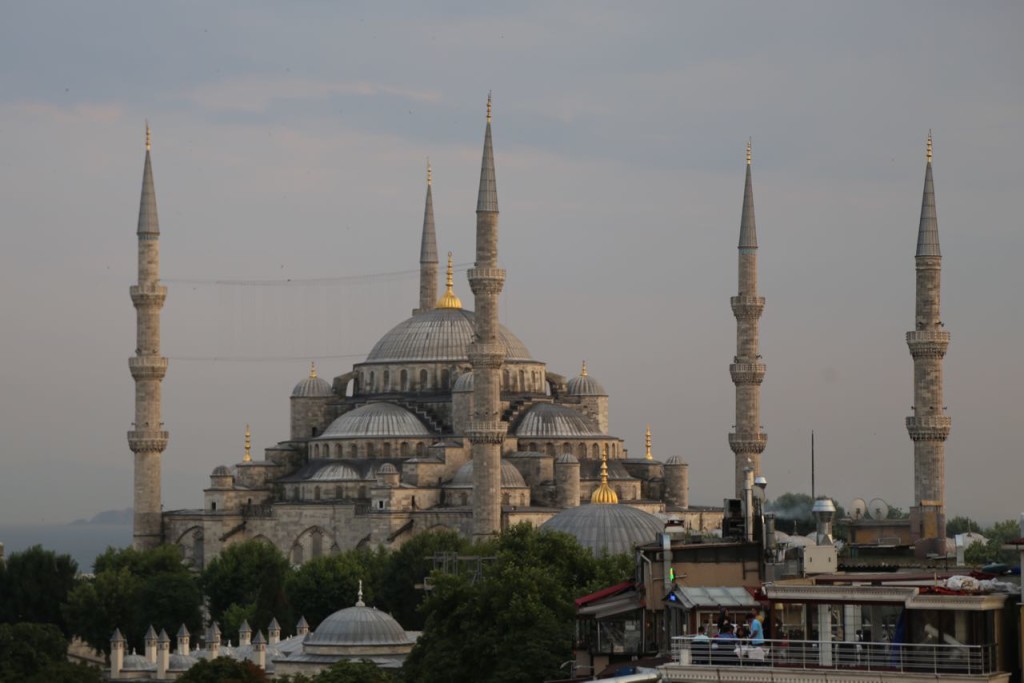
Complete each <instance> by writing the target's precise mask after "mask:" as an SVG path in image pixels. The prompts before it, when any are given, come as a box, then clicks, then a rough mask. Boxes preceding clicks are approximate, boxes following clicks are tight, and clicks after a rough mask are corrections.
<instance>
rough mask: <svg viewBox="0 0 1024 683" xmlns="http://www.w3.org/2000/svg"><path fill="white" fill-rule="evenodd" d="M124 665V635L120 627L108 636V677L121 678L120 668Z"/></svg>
mask: <svg viewBox="0 0 1024 683" xmlns="http://www.w3.org/2000/svg"><path fill="white" fill-rule="evenodd" d="M123 666H124V636H122V635H121V629H114V635H112V636H110V678H111V679H118V678H121V668H122V667H123Z"/></svg>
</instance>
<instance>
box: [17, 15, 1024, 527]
mask: <svg viewBox="0 0 1024 683" xmlns="http://www.w3.org/2000/svg"><path fill="white" fill-rule="evenodd" d="M382 4H384V3H376V2H367V3H354V2H353V3H344V4H342V3H329V2H319V3H313V2H309V3H294V2H293V3H269V2H222V3H204V2H182V3H140V2H134V1H132V2H120V3H115V2H97V3H81V2H66V3H58V2H33V3H28V2H23V3H14V2H9V3H5V4H4V6H3V7H2V8H0V221H2V222H0V291H2V292H3V294H2V296H0V320H2V321H3V324H2V327H0V330H2V331H0V339H2V349H3V353H2V354H0V444H2V445H0V449H2V451H0V453H2V456H0V457H2V460H0V463H2V465H0V467H2V469H0V519H2V520H3V522H5V523H22V522H56V521H65V520H69V519H72V518H74V517H80V516H87V515H91V514H93V513H95V512H98V511H100V510H104V509H110V508H119V507H126V506H128V505H130V504H131V482H132V465H131V463H132V455H131V453H130V452H129V450H128V445H127V442H126V438H125V432H126V431H127V430H128V429H130V428H131V421H132V419H133V391H134V389H133V383H132V379H131V376H130V375H129V372H128V366H127V359H128V357H129V355H131V354H132V352H133V349H134V348H135V311H134V309H133V308H132V305H131V301H130V299H129V297H128V287H129V285H131V284H132V283H133V282H134V281H135V277H136V238H135V228H136V221H137V216H138V202H139V187H140V182H141V176H142V163H143V154H144V152H143V129H144V123H143V122H144V120H145V119H146V118H147V117H148V119H149V120H150V123H151V125H152V127H153V164H154V175H155V179H156V191H157V199H158V205H159V211H160V224H161V230H162V235H161V241H160V243H161V269H162V274H163V276H164V278H165V281H166V284H167V285H168V286H169V288H170V293H169V296H168V299H167V304H166V307H165V308H164V312H163V330H164V336H163V351H164V353H165V354H166V355H167V356H169V357H170V359H171V366H170V370H169V372H168V374H167V378H166V380H165V381H164V420H165V422H166V425H167V428H168V429H169V430H170V434H171V441H170V446H169V447H168V449H167V452H166V453H165V456H164V466H163V476H164V485H163V496H164V498H163V500H164V504H165V508H166V509H174V508H182V507H198V506H200V505H201V503H202V488H203V487H204V486H205V485H206V484H207V483H208V481H209V480H208V475H209V472H210V470H211V469H212V468H213V467H215V466H216V465H219V464H222V463H224V464H230V463H234V462H237V461H239V460H240V459H241V456H242V442H243V433H244V431H245V424H246V423H247V422H249V423H251V424H252V430H253V440H254V446H255V447H256V448H257V452H258V451H259V449H262V448H263V447H266V446H269V445H272V444H273V443H275V442H276V441H278V440H281V439H285V438H287V437H288V396H289V394H290V392H291V389H292V386H293V385H294V384H295V382H296V381H298V380H299V379H301V378H302V377H304V376H305V374H306V372H307V368H308V360H309V359H316V360H317V362H318V366H319V367H320V370H321V375H323V376H333V375H336V374H340V373H342V372H346V371H347V370H349V369H350V367H351V365H352V364H353V363H354V362H358V361H359V360H361V359H362V357H363V356H364V355H365V354H366V353H367V352H368V351H369V350H370V348H371V347H372V345H373V343H374V341H375V340H376V339H378V338H379V337H380V336H382V335H383V334H384V333H385V332H386V331H387V330H388V329H390V328H391V327H392V326H393V325H395V324H397V323H398V322H400V321H401V320H403V319H404V318H405V317H407V316H408V315H409V312H410V310H411V309H412V308H413V307H414V306H415V305H416V303H417V280H416V275H415V273H414V272H412V271H414V270H415V269H416V268H417V261H418V255H419V233H420V227H421V222H422V214H423V195H424V189H425V187H424V185H425V182H424V181H425V177H424V176H425V173H424V166H425V159H426V158H427V157H428V156H429V157H430V159H431V161H432V163H433V168H434V207H435V211H436V216H437V230H438V242H439V244H438V246H439V249H440V250H441V251H442V253H443V252H445V251H448V250H453V251H454V252H455V254H456V256H455V259H456V261H457V262H458V263H461V264H465V263H467V262H469V261H471V260H472V254H473V248H474V244H473V240H474V225H475V214H474V210H475V194H476V184H477V177H478V173H479V163H480V149H481V144H482V139H483V127H484V101H485V98H486V95H487V91H488V90H491V89H493V91H494V147H495V156H496V163H497V181H498V192H499V202H500V207H501V238H500V260H501V261H502V263H503V265H504V267H505V268H507V270H508V280H507V283H506V286H505V292H504V294H503V296H502V300H501V317H502V320H503V322H504V323H505V324H506V325H507V326H508V327H510V328H511V329H512V330H513V331H514V332H515V333H516V334H517V335H518V336H519V337H520V338H521V339H522V340H523V341H524V342H525V343H526V345H527V346H528V348H529V349H530V350H531V352H532V354H533V356H534V357H535V358H537V359H539V360H543V361H546V362H547V363H548V367H549V368H550V369H551V370H552V371H553V372H557V373H560V374H563V375H567V376H571V375H573V374H575V373H576V372H577V371H578V368H579V363H580V361H581V360H582V359H586V360H587V363H588V367H589V368H590V371H591V374H592V375H593V376H594V377H596V378H598V379H599V380H600V381H601V382H602V383H603V384H604V385H605V386H606V388H607V389H608V390H609V393H610V394H611V408H610V411H611V420H610V422H611V430H612V432H613V433H614V434H616V435H618V436H620V437H622V438H624V439H625V440H626V445H627V447H628V448H629V449H630V450H631V451H632V453H633V454H634V455H638V454H640V453H642V450H643V432H644V425H645V424H646V423H648V422H650V423H651V426H652V427H651V428H652V431H653V437H654V452H655V455H656V457H658V458H667V457H669V456H671V455H681V456H683V457H684V458H685V459H686V460H687V461H688V462H689V463H690V482H691V500H692V501H693V502H694V503H702V504H714V503H718V504H720V502H721V500H722V498H723V497H724V496H726V495H728V494H729V493H730V492H731V487H732V476H733V474H732V472H733V456H732V453H731V451H730V450H729V447H728V443H727V438H726V437H727V434H728V432H729V431H730V429H731V427H732V424H733V422H734V419H733V415H734V413H733V410H734V409H733V400H734V389H733V385H732V383H731V381H730V378H729V371H728V365H729V363H730V361H731V359H732V357H733V355H734V353H735V327H736V326H735V321H734V319H733V317H732V313H731V311H730V308H729V297H730V296H732V295H734V294H735V293H736V242H737V238H738V232H739V221H740V204H741V197H742V189H743V171H744V145H745V143H746V140H747V137H748V136H751V137H753V144H754V165H753V171H754V194H755V204H756V211H757V227H758V233H759V234H758V237H759V241H760V247H761V248H760V278H761V288H762V293H763V294H764V296H766V297H767V306H766V309H765V312H764V317H763V318H762V325H761V332H762V337H761V339H762V353H763V355H764V358H765V362H766V363H767V367H768V372H767V376H766V378H765V383H764V385H763V392H762V405H763V415H762V419H763V422H764V427H765V431H766V432H767V434H768V448H767V450H766V451H765V454H764V460H763V463H764V468H765V473H766V475H767V477H768V480H769V489H768V494H769V497H772V496H775V495H778V494H780V493H782V492H785V491H791V490H794V491H797V490H798V491H808V492H809V489H810V476H809V461H810V456H809V450H810V448H809V446H810V432H811V430H812V429H814V430H815V432H816V435H817V483H818V492H819V493H828V494H831V495H833V496H835V497H836V498H838V500H839V501H840V503H842V504H847V503H848V502H849V501H850V500H851V499H852V498H854V497H855V496H860V497H863V498H866V499H870V498H874V497H881V498H883V499H885V500H887V501H888V502H890V503H892V504H894V505H900V506H902V507H906V506H908V505H910V504H911V503H912V500H911V499H912V495H913V470H912V460H913V445H912V443H911V441H910V439H909V438H908V436H907V433H906V429H905V427H904V418H905V416H907V415H908V414H910V407H911V403H912V399H913V386H912V377H913V374H912V362H911V358H910V355H909V353H908V351H907V347H906V344H905V341H904V334H905V332H906V331H907V330H910V329H912V328H913V322H914V318H913V316H914V259H913V255H914V248H915V244H916V233H917V224H918V217H919V212H920V202H921V188H922V184H923V179H924V141H925V137H926V135H927V132H928V129H929V128H931V129H933V130H934V134H935V165H934V174H935V187H936V196H937V205H938V216H939V231H940V235H941V240H942V250H943V255H944V260H943V273H942V274H943V302H942V308H943V317H944V321H945V323H946V327H947V329H948V330H949V331H950V332H951V334H952V344H951V346H950V349H949V353H948V355H947V357H946V363H945V369H946V382H945V390H946V404H947V405H948V407H949V414H950V415H951V416H952V418H953V430H952V434H951V435H950V438H949V441H948V442H947V444H946V474H947V497H946V501H947V509H948V512H949V514H951V515H952V514H968V515H972V516H975V517H978V518H980V519H982V520H985V521H991V520H994V519H1004V518H1009V517H1014V518H1015V517H1016V515H1017V513H1018V511H1020V510H1022V509H1024V501H1021V500H1020V495H1019V486H1020V482H1021V479H1022V475H1024V464H1022V458H1021V445H1020V441H1018V440H1017V439H1018V438H1019V435H1020V426H1021V422H1022V420H1021V412H1022V407H1024V359H1022V354H1021V352H1020V344H1021V340H1022V339H1024V320H1022V308H1024V306H1022V299H1021V294H1022V292H1024V274H1022V273H1024V270H1022V268H1021V267H1020V266H1019V259H1021V257H1022V251H1024V238H1022V235H1021V227H1022V226H1021V221H1020V214H1019V209H1018V207H1019V206H1020V191H1021V181H1022V177H1021V173H1020V159H1021V157H1022V156H1024V134H1022V122H1024V85H1022V83H1024V80H1022V78H1021V75H1020V69H1021V65H1022V64H1024V48H1022V43H1021V41H1020V38H1019V32H1020V29H1021V27H1022V26H1024V7H1022V5H1021V4H1020V3H1014V2H1002V3H970V4H967V3H935V2H927V3H924V2H918V3H914V2H902V3H889V2H874V3H841V4H840V3H819V2H805V3H758V2H749V3H714V4H711V3H706V4H690V3H678V2H672V3H596V2H560V3H548V2H542V3H526V2H517V3H505V4H504V5H503V6H502V7H497V8H495V7H492V6H491V5H492V4H493V3H477V2H465V3H431V4H430V6H429V7H428V6H427V5H426V4H425V3H409V4H386V5H384V6H383V7H382V6H381V5H382ZM382 273H388V274H390V275H386V276H382V275H378V276H377V277H372V278H360V277H355V276H365V275H372V274H382ZM318 278H319V280H316V279H318ZM345 278H349V279H345ZM288 279H291V281H292V282H291V284H281V281H287V280H288ZM311 279H312V280H314V281H313V282H310V280H311ZM213 281H233V282H234V283H233V284H214V282H213ZM239 281H249V282H250V284H240V283H239ZM267 281H276V282H272V283H270V284H267V283H266V282H267ZM456 292H457V294H459V296H461V297H462V300H463V302H464V303H465V304H466V305H467V307H472V294H471V293H470V291H469V287H468V284H467V283H466V280H465V274H464V272H460V273H459V275H458V278H457V282H456ZM214 358H219V359H224V360H211V359H214ZM243 358H250V359H251V358H260V359H262V360H258V361H252V360H249V361H246V360H240V359H243ZM257 457H259V456H257Z"/></svg>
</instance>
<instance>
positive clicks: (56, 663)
mask: <svg viewBox="0 0 1024 683" xmlns="http://www.w3.org/2000/svg"><path fill="white" fill-rule="evenodd" d="M67 649H68V641H67V640H66V639H65V638H64V635H63V634H62V633H61V632H60V629H58V628H57V627H56V626H55V625H54V624H30V623H19V624H0V681H11V683H13V682H14V681H17V682H18V683H100V682H101V681H102V680H103V677H102V675H101V674H100V671H99V669H97V668H95V667H93V666H89V665H86V664H72V663H71V662H69V661H67Z"/></svg>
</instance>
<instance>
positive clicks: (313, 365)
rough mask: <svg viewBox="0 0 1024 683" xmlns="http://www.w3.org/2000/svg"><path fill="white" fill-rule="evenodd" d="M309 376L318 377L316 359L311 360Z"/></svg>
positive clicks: (311, 377)
mask: <svg viewBox="0 0 1024 683" xmlns="http://www.w3.org/2000/svg"><path fill="white" fill-rule="evenodd" d="M309 378H310V379H316V361H315V360H311V361H309Z"/></svg>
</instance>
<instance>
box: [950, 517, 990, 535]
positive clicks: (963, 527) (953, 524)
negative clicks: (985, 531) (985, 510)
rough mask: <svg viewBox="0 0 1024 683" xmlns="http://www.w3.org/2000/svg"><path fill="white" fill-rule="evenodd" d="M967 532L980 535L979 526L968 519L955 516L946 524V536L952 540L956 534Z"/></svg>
mask: <svg viewBox="0 0 1024 683" xmlns="http://www.w3.org/2000/svg"><path fill="white" fill-rule="evenodd" d="M968 532H974V533H977V534H980V533H981V525H980V524H978V523H977V522H975V521H974V520H973V519H971V518H970V517H961V516H959V515H958V516H956V517H953V518H952V519H950V520H949V521H948V522H946V536H948V537H950V538H953V537H954V536H956V535H957V534H965V533H968Z"/></svg>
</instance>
